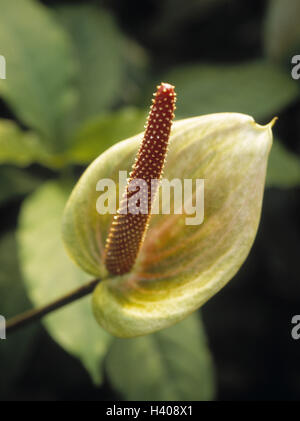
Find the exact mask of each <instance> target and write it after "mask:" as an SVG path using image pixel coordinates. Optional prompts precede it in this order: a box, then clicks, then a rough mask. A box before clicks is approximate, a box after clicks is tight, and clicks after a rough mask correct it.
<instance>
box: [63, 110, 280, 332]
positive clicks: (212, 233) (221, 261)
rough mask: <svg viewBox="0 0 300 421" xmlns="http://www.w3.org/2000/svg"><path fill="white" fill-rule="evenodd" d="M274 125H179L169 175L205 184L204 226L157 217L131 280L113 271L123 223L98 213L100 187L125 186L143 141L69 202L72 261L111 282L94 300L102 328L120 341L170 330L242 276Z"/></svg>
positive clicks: (113, 151)
mask: <svg viewBox="0 0 300 421" xmlns="http://www.w3.org/2000/svg"><path fill="white" fill-rule="evenodd" d="M272 125H273V121H272V122H271V123H269V124H268V125H266V126H260V125H258V124H256V123H255V122H254V120H253V118H252V117H250V116H247V115H243V114H238V113H219V114H210V115H206V116H201V117H195V118H191V119H186V120H181V121H177V122H175V123H174V125H173V129H172V133H171V138H170V147H169V152H168V156H167V161H166V165H165V169H164V174H163V177H164V178H165V179H168V180H172V179H174V178H177V179H180V180H182V182H183V180H184V179H192V180H195V179H204V180H205V188H204V221H203V223H202V224H199V225H186V223H185V221H186V217H187V215H186V214H181V215H174V214H170V215H163V214H159V215H152V217H151V220H150V226H149V229H148V232H147V234H146V237H145V240H144V243H143V245H142V248H141V251H140V253H139V256H138V258H137V261H136V264H135V266H134V267H133V268H132V270H131V271H130V272H129V273H127V274H125V275H122V276H112V275H110V274H109V273H108V272H107V270H106V268H105V265H104V247H105V241H106V238H107V235H108V232H109V228H110V226H111V221H112V218H113V215H110V214H106V215H100V214H98V213H97V210H96V202H97V199H98V197H99V192H97V191H96V185H97V182H98V181H99V180H100V179H104V178H109V179H112V180H114V181H115V182H116V183H118V176H119V171H128V172H129V171H130V169H131V166H132V164H133V161H134V158H135V155H136V152H137V150H138V148H139V145H140V141H141V139H142V135H137V136H135V137H133V138H130V139H127V140H125V141H122V142H120V143H118V144H116V145H115V146H113V147H111V148H110V149H108V150H107V151H106V152H105V153H103V154H102V155H100V156H99V157H98V158H97V159H96V160H95V161H94V162H93V163H92V164H91V165H90V166H89V167H88V169H87V170H86V172H85V173H84V174H83V176H82V177H81V179H80V180H79V182H78V183H77V185H76V187H75V188H74V190H73V192H72V194H71V196H70V199H69V201H68V203H67V206H66V209H65V214H64V219H63V239H64V242H65V244H66V247H67V250H68V252H69V254H70V256H71V257H72V259H73V260H74V261H75V262H76V263H77V264H78V265H79V266H80V267H81V268H82V269H83V270H84V271H86V272H88V273H90V274H92V275H94V276H97V277H99V278H100V279H103V280H102V281H101V282H100V283H99V285H98V286H97V288H96V290H95V291H94V294H93V309H94V314H95V317H96V319H97V321H98V322H99V324H100V325H101V326H102V327H104V328H105V329H106V330H108V331H109V332H111V333H112V334H114V335H116V336H119V337H133V336H138V335H144V334H147V333H151V332H154V331H157V330H159V329H162V328H165V327H167V326H170V325H172V324H174V323H176V322H178V321H180V320H182V319H183V318H185V317H186V316H187V315H188V314H190V313H191V312H193V311H194V310H196V309H197V308H199V307H200V306H201V305H203V304H204V303H205V302H206V301H207V300H208V299H209V298H210V297H212V296H213V295H214V294H216V293H217V292H218V291H219V290H220V289H221V288H222V287H223V286H224V285H225V284H226V283H227V282H228V281H229V280H230V279H231V278H232V277H233V276H234V275H235V274H236V272H237V271H238V269H239V268H240V266H241V265H242V263H243V262H244V261H245V259H246V257H247V255H248V253H249V251H250V249H251V246H252V244H253V241H254V238H255V235H256V232H257V228H258V224H259V220H260V213H261V206H262V199H263V192H264V185H265V175H266V167H267V161H268V155H269V152H270V149H271V145H272V130H271V129H272Z"/></svg>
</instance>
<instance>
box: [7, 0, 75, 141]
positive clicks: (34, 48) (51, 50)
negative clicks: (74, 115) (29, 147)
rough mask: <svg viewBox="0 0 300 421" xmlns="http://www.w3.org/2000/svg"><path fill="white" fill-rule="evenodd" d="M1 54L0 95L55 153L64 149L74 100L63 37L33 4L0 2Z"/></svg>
mask: <svg viewBox="0 0 300 421" xmlns="http://www.w3.org/2000/svg"><path fill="white" fill-rule="evenodd" d="M0 10H1V13H0V49H1V54H3V55H4V56H5V59H6V73H7V75H6V77H7V78H6V79H5V80H0V94H1V96H3V97H4V99H5V100H6V101H7V102H8V103H9V105H10V106H11V107H12V108H13V110H14V111H15V112H16V114H17V115H18V116H19V117H20V118H21V119H22V120H23V121H24V123H26V124H27V125H28V126H30V127H32V128H35V129H37V130H38V131H39V132H40V133H42V134H43V136H44V139H45V140H46V141H47V142H48V144H50V145H51V147H53V149H59V148H62V147H63V142H62V139H63V135H64V133H63V125H64V119H65V117H66V115H67V113H68V112H69V111H70V109H71V107H72V104H73V102H74V100H75V98H74V95H75V94H74V91H73V89H72V88H71V85H70V82H71V81H72V77H73V76H74V71H75V63H73V59H72V57H71V48H70V45H69V43H68V40H67V38H66V36H65V34H64V32H63V31H62V30H61V29H60V28H59V26H58V25H56V23H55V21H54V20H53V18H52V16H51V13H50V11H48V10H47V9H46V8H45V7H44V6H42V5H41V4H39V3H37V2H36V1H34V0H18V5H17V9H16V4H15V2H11V1H6V0H0Z"/></svg>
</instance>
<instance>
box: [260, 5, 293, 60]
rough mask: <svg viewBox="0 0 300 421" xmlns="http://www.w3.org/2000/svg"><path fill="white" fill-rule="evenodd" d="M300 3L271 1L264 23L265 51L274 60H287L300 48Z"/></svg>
mask: <svg viewBox="0 0 300 421" xmlns="http://www.w3.org/2000/svg"><path fill="white" fill-rule="evenodd" d="M299 16H300V1H299V0H289V1H288V2H287V1H286V0H271V1H270V4H269V9H268V13H267V16H266V23H265V36H264V43H265V50H266V54H267V56H268V57H270V58H271V59H274V60H287V59H289V58H290V56H291V55H293V54H296V53H297V52H298V50H299V47H300V25H299Z"/></svg>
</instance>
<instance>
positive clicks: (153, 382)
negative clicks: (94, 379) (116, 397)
mask: <svg viewBox="0 0 300 421" xmlns="http://www.w3.org/2000/svg"><path fill="white" fill-rule="evenodd" d="M106 365H107V370H108V375H109V379H110V381H111V383H112V385H113V387H114V388H115V389H116V390H118V391H120V392H121V394H122V395H123V397H124V398H125V399H126V400H138V401H139V400H146V401H147V400H158V401H168V400H174V401H184V400H190V401H193V400H211V399H213V397H214V373H213V366H212V360H211V356H210V353H209V350H208V347H207V344H206V337H205V334H204V329H203V326H202V323H200V319H199V318H198V315H197V314H193V315H191V316H190V317H189V318H187V319H185V320H184V321H183V322H181V323H179V324H178V325H176V326H173V327H171V328H168V329H165V330H162V331H160V332H157V333H154V334H152V335H148V336H142V337H139V338H135V339H116V340H115V341H114V342H113V345H112V347H111V349H110V351H109V354H108V357H107V362H106Z"/></svg>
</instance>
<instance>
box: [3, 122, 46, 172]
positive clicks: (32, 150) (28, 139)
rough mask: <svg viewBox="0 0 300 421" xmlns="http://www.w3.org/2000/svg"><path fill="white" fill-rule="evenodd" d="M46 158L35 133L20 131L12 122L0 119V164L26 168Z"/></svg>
mask: <svg viewBox="0 0 300 421" xmlns="http://www.w3.org/2000/svg"><path fill="white" fill-rule="evenodd" d="M46 158H47V153H46V151H45V150H44V149H43V146H42V145H41V143H40V139H39V138H38V136H37V135H36V134H35V133H33V132H25V131H23V130H21V129H20V128H19V127H18V126H17V125H16V124H15V123H14V122H13V121H12V120H5V119H0V164H2V163H10V164H15V165H19V166H26V165H29V164H31V163H32V162H35V161H43V160H45V159H46Z"/></svg>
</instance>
